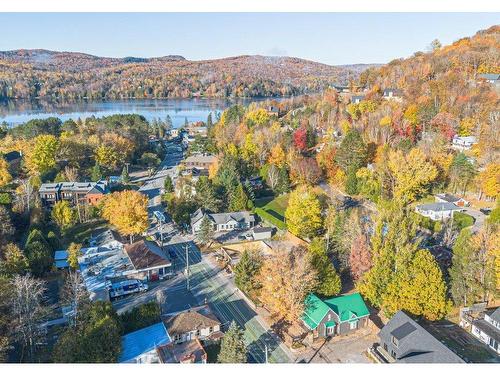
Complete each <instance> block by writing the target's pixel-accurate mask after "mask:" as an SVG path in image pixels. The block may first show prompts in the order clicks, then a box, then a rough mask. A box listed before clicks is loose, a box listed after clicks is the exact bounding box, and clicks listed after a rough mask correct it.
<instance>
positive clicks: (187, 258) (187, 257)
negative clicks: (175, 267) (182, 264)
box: [185, 244, 189, 290]
mask: <svg viewBox="0 0 500 375" xmlns="http://www.w3.org/2000/svg"><path fill="white" fill-rule="evenodd" d="M185 248H186V281H187V282H186V289H187V290H189V246H188V244H186V245H185Z"/></svg>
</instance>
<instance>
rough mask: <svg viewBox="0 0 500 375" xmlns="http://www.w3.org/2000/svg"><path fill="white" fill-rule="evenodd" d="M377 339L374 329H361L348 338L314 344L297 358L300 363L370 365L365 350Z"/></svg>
mask: <svg viewBox="0 0 500 375" xmlns="http://www.w3.org/2000/svg"><path fill="white" fill-rule="evenodd" d="M375 342H378V337H377V334H376V329H375V328H373V327H372V328H366V329H361V330H359V331H357V332H355V333H352V334H349V335H348V336H337V337H332V338H331V339H330V340H329V341H320V342H317V343H314V344H313V346H312V347H309V348H307V349H305V351H304V352H303V353H301V354H300V355H299V356H298V359H297V362H301V363H372V362H373V361H372V360H370V359H369V358H368V357H367V355H366V352H367V349H368V348H370V347H371V346H372V345H373V344H374V343H375Z"/></svg>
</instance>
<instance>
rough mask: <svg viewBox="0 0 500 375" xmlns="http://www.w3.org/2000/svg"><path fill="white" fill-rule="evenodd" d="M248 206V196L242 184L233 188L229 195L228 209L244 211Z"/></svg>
mask: <svg viewBox="0 0 500 375" xmlns="http://www.w3.org/2000/svg"><path fill="white" fill-rule="evenodd" d="M247 207H248V197H247V194H246V193H245V189H244V188H243V185H242V184H238V186H237V187H236V188H235V189H233V190H232V191H231V193H230V197H229V210H230V211H244V210H246V209H247Z"/></svg>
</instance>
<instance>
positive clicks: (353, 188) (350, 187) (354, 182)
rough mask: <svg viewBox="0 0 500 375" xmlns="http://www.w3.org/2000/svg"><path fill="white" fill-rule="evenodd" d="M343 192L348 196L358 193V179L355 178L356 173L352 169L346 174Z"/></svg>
mask: <svg viewBox="0 0 500 375" xmlns="http://www.w3.org/2000/svg"><path fill="white" fill-rule="evenodd" d="M345 192H346V193H347V194H349V195H356V194H358V192H359V189H358V178H357V177H356V171H355V170H353V169H350V170H349V172H348V173H347V178H346V181H345Z"/></svg>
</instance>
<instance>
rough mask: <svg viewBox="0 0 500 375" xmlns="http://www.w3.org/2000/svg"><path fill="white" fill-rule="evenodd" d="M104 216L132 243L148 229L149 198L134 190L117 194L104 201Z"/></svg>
mask: <svg viewBox="0 0 500 375" xmlns="http://www.w3.org/2000/svg"><path fill="white" fill-rule="evenodd" d="M102 216H103V218H105V219H106V220H108V221H109V223H110V224H111V225H113V226H115V227H116V228H117V229H118V231H119V232H120V233H121V234H122V235H126V236H130V242H132V241H133V237H134V235H136V234H140V233H142V232H144V231H145V230H146V229H147V228H148V198H147V197H146V196H145V195H143V194H141V193H139V192H137V191H133V190H125V191H121V192H115V193H113V194H111V195H109V196H107V197H106V199H105V200H104V206H103V209H102Z"/></svg>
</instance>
